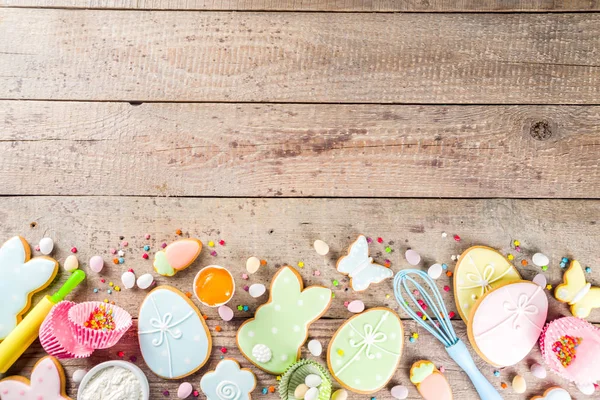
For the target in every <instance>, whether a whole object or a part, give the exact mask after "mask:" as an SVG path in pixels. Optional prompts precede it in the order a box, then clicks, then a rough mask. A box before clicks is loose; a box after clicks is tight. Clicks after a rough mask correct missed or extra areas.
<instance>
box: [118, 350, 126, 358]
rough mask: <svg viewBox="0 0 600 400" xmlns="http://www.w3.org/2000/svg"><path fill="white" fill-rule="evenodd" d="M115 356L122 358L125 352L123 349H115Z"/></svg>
mask: <svg viewBox="0 0 600 400" xmlns="http://www.w3.org/2000/svg"><path fill="white" fill-rule="evenodd" d="M117 357H119V358H123V357H125V353H124V352H123V351H117Z"/></svg>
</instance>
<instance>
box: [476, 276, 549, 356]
mask: <svg viewBox="0 0 600 400" xmlns="http://www.w3.org/2000/svg"><path fill="white" fill-rule="evenodd" d="M547 315H548V297H547V296H546V292H545V291H544V289H543V288H542V287H540V286H539V285H537V284H535V283H533V282H529V281H517V282H514V283H509V284H506V285H504V286H500V287H498V288H496V289H494V290H492V291H491V292H488V293H486V294H485V295H484V296H483V297H482V298H481V299H479V300H478V301H477V303H475V305H474V306H473V309H472V310H471V314H470V316H469V322H468V325H467V332H468V335H469V340H470V341H471V344H472V345H473V348H474V349H475V351H476V352H477V353H478V354H479V355H480V356H481V358H483V359H484V360H485V361H486V362H488V363H489V364H492V365H494V366H496V367H500V368H501V367H508V366H511V365H515V364H516V363H518V362H519V361H521V360H522V359H523V358H525V357H526V356H527V355H528V354H529V352H531V349H533V347H534V346H535V345H536V343H537V342H538V339H539V337H540V335H541V334H542V332H543V329H544V325H545V323H546V317H547Z"/></svg>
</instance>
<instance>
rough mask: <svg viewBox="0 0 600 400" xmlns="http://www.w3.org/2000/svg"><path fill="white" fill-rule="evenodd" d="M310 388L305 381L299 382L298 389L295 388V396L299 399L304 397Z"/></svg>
mask: <svg viewBox="0 0 600 400" xmlns="http://www.w3.org/2000/svg"><path fill="white" fill-rule="evenodd" d="M308 389H309V388H308V386H306V385H305V384H304V383H301V384H299V385H298V386H296V390H294V397H295V398H297V399H303V398H304V396H305V395H306V392H308Z"/></svg>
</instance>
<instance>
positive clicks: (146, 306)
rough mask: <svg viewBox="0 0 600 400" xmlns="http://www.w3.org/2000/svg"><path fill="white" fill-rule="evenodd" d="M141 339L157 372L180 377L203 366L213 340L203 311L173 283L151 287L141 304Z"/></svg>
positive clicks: (148, 363)
mask: <svg viewBox="0 0 600 400" xmlns="http://www.w3.org/2000/svg"><path fill="white" fill-rule="evenodd" d="M138 338H139V341H140V349H141V351H142V356H143V357H144V361H145V362H146V364H147V365H148V367H149V368H150V369H151V370H152V372H154V373H155V374H156V375H158V376H160V377H162V378H165V379H179V378H183V377H185V376H188V375H190V374H192V373H194V372H196V371H197V370H198V369H200V368H201V367H202V366H203V365H204V364H205V363H206V362H207V361H208V357H209V355H210V350H211V346H212V340H211V337H210V333H209V331H208V327H207V326H206V323H205V322H204V318H202V315H201V314H200V311H199V310H198V309H197V308H196V306H195V305H194V303H192V302H191V301H190V300H189V299H188V298H187V297H186V296H185V295H184V294H183V293H181V292H180V291H179V290H177V289H175V288H173V287H170V286H159V287H157V288H156V289H154V290H152V291H151V292H150V293H148V295H147V296H146V298H145V299H144V302H143V303H142V306H141V307H140V315H139V319H138Z"/></svg>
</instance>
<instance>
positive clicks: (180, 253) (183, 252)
mask: <svg viewBox="0 0 600 400" xmlns="http://www.w3.org/2000/svg"><path fill="white" fill-rule="evenodd" d="M201 251H202V242H201V241H199V240H198V239H181V240H178V241H176V242H173V243H171V244H170V245H168V246H167V247H166V248H165V249H164V250H161V251H157V252H156V254H155V255H154V263H153V264H152V265H153V266H154V270H155V271H156V272H158V273H159V274H161V275H164V276H173V275H175V274H176V273H177V272H179V271H181V270H184V269H186V268H187V267H189V266H190V265H191V264H192V263H193V262H194V261H195V260H196V258H198V255H199V254H200V252H201Z"/></svg>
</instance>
